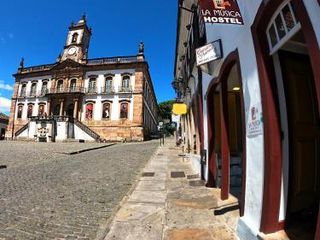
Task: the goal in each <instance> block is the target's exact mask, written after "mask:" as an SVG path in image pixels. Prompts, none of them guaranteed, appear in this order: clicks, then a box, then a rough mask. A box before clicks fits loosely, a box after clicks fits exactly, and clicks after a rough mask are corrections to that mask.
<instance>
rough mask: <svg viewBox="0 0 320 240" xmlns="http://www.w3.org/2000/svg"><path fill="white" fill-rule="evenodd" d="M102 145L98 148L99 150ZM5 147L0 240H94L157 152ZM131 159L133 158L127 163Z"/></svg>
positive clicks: (136, 146)
mask: <svg viewBox="0 0 320 240" xmlns="http://www.w3.org/2000/svg"><path fill="white" fill-rule="evenodd" d="M98 145H99V144H98ZM92 146H97V145H92V144H88V145H87V143H81V144H80V143H52V144H50V143H49V144H47V143H30V142H1V144H0V165H7V166H8V167H7V169H3V170H1V171H0V183H1V187H0V206H1V208H0V239H5V240H11V239H13V240H26V239H32V240H35V239H36V240H37V239H39V240H40V239H41V240H44V239H95V236H96V235H97V233H98V232H99V231H102V230H103V231H105V229H103V227H102V226H107V225H105V224H106V223H107V220H108V219H109V218H110V217H111V214H112V211H113V209H114V208H115V207H116V206H117V205H118V204H119V202H120V201H121V200H122V199H123V197H124V196H125V195H126V194H127V192H128V191H129V189H130V188H131V187H132V184H133V182H134V180H135V179H136V178H137V177H138V176H139V175H140V173H141V170H142V169H143V168H144V167H145V165H146V163H147V161H148V160H149V159H150V157H151V156H152V155H153V154H154V152H155V151H156V149H157V147H158V142H157V141H150V142H144V143H130V144H117V145H114V146H110V147H108V148H103V149H98V150H93V151H89V152H84V153H81V154H77V155H72V156H71V155H66V154H59V153H57V152H62V151H67V150H68V151H69V150H74V149H75V150H77V149H83V148H86V147H92ZM128 156H130V157H128Z"/></svg>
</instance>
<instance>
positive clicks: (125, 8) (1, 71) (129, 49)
mask: <svg viewBox="0 0 320 240" xmlns="http://www.w3.org/2000/svg"><path fill="white" fill-rule="evenodd" d="M83 13H86V14H87V20H88V25H89V26H90V27H92V30H93V36H92V38H91V43H90V48H89V58H96V57H111V56H119V55H135V54H137V52H138V45H139V42H140V41H143V42H144V43H145V56H146V59H147V61H148V62H149V66H150V72H151V76H152V79H153V83H154V87H155V91H156V95H157V98H158V102H162V101H164V100H168V99H173V98H174V91H173V90H172V88H171V85H170V83H171V81H172V79H173V61H174V51H175V37H176V21H177V1H175V0H162V1H154V0H135V1H132V0H131V1H130V0H122V1H121V0H117V1H111V0H67V1H66V0H55V1H49V0H28V1H25V0H10V1H3V2H2V3H1V12H0V111H4V112H6V113H8V103H9V102H8V99H10V98H11V95H12V86H13V84H14V78H13V77H12V74H13V73H15V72H16V71H17V68H18V65H19V61H20V59H21V57H24V58H25V66H31V65H40V64H47V63H53V62H55V60H56V58H57V56H58V54H59V53H60V52H61V51H62V49H63V46H64V43H65V40H66V36H67V31H68V27H69V25H70V23H71V22H72V21H74V22H76V21H78V20H79V19H80V18H81V16H82V15H83Z"/></svg>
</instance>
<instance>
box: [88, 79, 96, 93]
mask: <svg viewBox="0 0 320 240" xmlns="http://www.w3.org/2000/svg"><path fill="white" fill-rule="evenodd" d="M95 92H96V79H95V78H90V80H89V87H88V93H95Z"/></svg>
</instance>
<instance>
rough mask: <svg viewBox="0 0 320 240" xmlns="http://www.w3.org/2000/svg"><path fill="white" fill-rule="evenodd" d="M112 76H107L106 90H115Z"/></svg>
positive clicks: (107, 91)
mask: <svg viewBox="0 0 320 240" xmlns="http://www.w3.org/2000/svg"><path fill="white" fill-rule="evenodd" d="M112 80H113V79H112V77H111V76H110V77H106V85H105V92H106V93H111V92H113V86H112Z"/></svg>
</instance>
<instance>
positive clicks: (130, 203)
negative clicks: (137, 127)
mask: <svg viewBox="0 0 320 240" xmlns="http://www.w3.org/2000/svg"><path fill="white" fill-rule="evenodd" d="M174 144H175V143H174V140H173V139H167V140H166V144H165V146H164V147H160V148H159V149H158V150H157V153H156V155H155V156H154V157H153V158H152V159H151V160H150V161H149V163H148V164H147V166H146V167H145V168H144V172H143V174H142V176H141V178H140V181H139V182H138V184H137V186H136V188H135V190H134V191H133V192H132V193H131V195H130V196H128V197H127V199H126V200H125V201H124V203H123V205H122V206H121V208H120V210H119V211H118V213H117V214H116V216H115V218H114V220H113V222H112V224H111V228H110V231H109V233H108V235H107V236H106V238H105V240H136V239H139V240H191V239H197V240H233V239H234V240H236V239H238V238H237V236H236V235H235V228H236V224H237V221H238V216H239V213H238V210H233V211H230V212H226V213H224V214H222V215H217V216H215V214H214V208H216V207H217V206H218V205H219V204H220V202H219V201H218V200H217V197H215V196H217V194H219V191H218V190H217V189H209V188H206V187H204V186H201V184H198V183H200V181H199V180H197V179H196V176H195V175H194V173H193V172H192V170H191V168H190V164H189V163H188V161H186V160H185V159H183V158H181V157H180V158H179V157H178V154H179V153H180V152H179V149H178V148H175V147H174ZM199 185H200V186H199ZM231 200H232V198H231Z"/></svg>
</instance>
